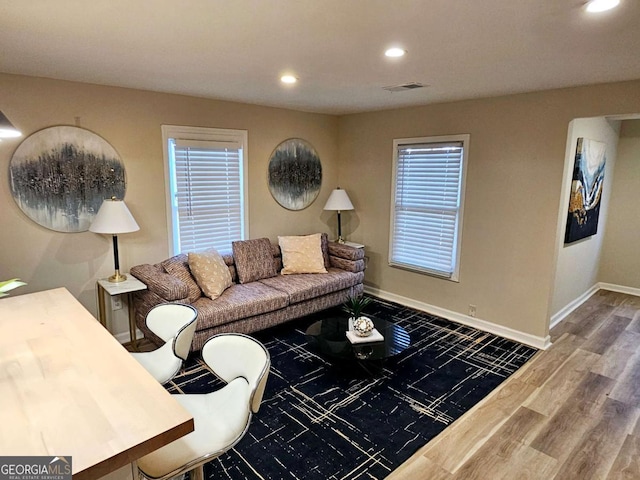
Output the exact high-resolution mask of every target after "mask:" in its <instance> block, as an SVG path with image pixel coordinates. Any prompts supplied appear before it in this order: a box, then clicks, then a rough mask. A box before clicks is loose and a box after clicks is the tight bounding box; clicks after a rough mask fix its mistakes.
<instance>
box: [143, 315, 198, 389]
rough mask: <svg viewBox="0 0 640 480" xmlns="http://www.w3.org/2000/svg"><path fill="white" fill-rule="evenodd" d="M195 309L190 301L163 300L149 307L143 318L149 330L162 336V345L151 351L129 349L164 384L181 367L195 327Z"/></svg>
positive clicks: (189, 347) (196, 317)
mask: <svg viewBox="0 0 640 480" xmlns="http://www.w3.org/2000/svg"><path fill="white" fill-rule="evenodd" d="M197 320H198V311H197V310H196V309H195V308H194V307H192V306H191V305H184V304H180V303H163V304H161V305H157V306H155V307H154V308H152V309H151V310H150V311H149V313H148V314H147V317H146V319H145V322H146V324H147V327H148V328H149V330H151V331H152V332H153V333H155V334H156V335H157V336H158V337H160V338H161V339H162V340H164V342H165V343H164V345H162V346H161V347H159V348H157V349H156V350H153V351H151V352H132V353H131V355H133V358H135V359H136V360H137V361H138V362H139V363H140V364H141V365H142V366H143V367H144V368H145V369H146V370H147V371H148V372H149V373H150V374H151V375H152V376H153V377H154V378H155V379H156V380H157V381H158V382H160V383H162V384H165V383H167V382H168V381H170V380H171V379H172V378H173V377H174V376H175V375H176V374H177V373H178V372H179V371H180V368H182V362H183V361H185V360H186V359H187V356H188V355H189V350H190V349H191V342H192V341H193V335H194V334H195V331H196V322H197Z"/></svg>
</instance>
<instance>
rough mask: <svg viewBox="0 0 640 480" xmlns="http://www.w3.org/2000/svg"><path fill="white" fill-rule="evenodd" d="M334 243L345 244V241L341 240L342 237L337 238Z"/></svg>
mask: <svg viewBox="0 0 640 480" xmlns="http://www.w3.org/2000/svg"><path fill="white" fill-rule="evenodd" d="M336 242H338V243H344V242H345V240H344V238H342V237H338V238H337V239H336Z"/></svg>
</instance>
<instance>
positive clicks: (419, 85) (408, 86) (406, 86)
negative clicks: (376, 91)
mask: <svg viewBox="0 0 640 480" xmlns="http://www.w3.org/2000/svg"><path fill="white" fill-rule="evenodd" d="M425 86H426V85H423V84H422V83H418V82H410V83H403V84H402V85H392V86H390V87H382V88H383V90H386V91H387V92H404V91H405V90H415V89H416V88H423V87H425Z"/></svg>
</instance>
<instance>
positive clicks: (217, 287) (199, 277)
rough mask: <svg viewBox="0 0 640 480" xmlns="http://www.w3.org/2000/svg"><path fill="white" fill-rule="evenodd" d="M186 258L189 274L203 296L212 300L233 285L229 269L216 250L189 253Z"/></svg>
mask: <svg viewBox="0 0 640 480" xmlns="http://www.w3.org/2000/svg"><path fill="white" fill-rule="evenodd" d="M188 257H189V268H190V269H191V273H192V274H193V276H194V277H195V279H196V282H197V283H198V286H199V287H200V289H201V290H202V293H204V294H205V296H207V297H209V298H211V299H212V300H214V299H216V298H218V297H219V296H220V295H221V294H222V292H224V291H225V290H226V289H227V288H229V287H230V286H231V284H232V283H233V282H232V281H231V273H230V272H229V267H227V265H226V264H225V262H224V260H223V259H222V256H221V255H220V254H219V253H218V251H217V250H216V249H213V248H212V249H209V250H207V251H206V252H201V253H195V252H190V253H189V254H188Z"/></svg>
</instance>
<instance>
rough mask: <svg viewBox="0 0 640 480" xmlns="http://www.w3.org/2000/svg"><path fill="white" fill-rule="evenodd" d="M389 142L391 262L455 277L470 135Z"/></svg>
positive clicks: (445, 276)
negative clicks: (391, 150) (391, 172)
mask: <svg viewBox="0 0 640 480" xmlns="http://www.w3.org/2000/svg"><path fill="white" fill-rule="evenodd" d="M393 145H394V158H393V193H392V199H391V201H392V205H391V244H390V247H389V264H390V265H392V266H396V267H400V268H407V269H410V270H414V271H418V272H422V273H427V274H430V275H435V276H439V277H444V278H447V279H449V280H454V281H457V280H458V272H459V263H460V240H461V234H460V231H461V225H462V205H463V196H464V171H465V168H464V167H465V164H466V157H467V150H468V149H469V135H455V136H445V137H428V138H405V139H398V140H394V142H393Z"/></svg>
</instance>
